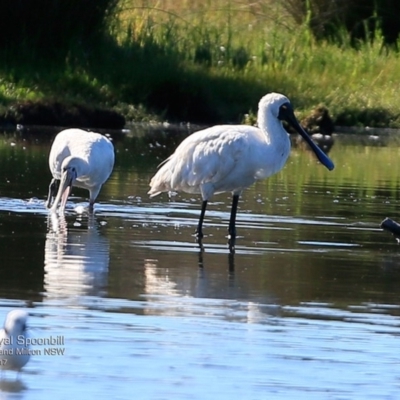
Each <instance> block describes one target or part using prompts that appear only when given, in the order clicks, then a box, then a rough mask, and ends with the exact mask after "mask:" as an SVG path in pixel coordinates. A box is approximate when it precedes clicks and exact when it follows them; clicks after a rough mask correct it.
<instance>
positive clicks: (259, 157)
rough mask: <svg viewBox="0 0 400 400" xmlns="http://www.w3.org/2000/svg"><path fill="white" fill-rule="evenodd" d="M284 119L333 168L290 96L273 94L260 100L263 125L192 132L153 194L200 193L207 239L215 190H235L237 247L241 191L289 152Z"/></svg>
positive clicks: (231, 228) (158, 177) (232, 234)
mask: <svg viewBox="0 0 400 400" xmlns="http://www.w3.org/2000/svg"><path fill="white" fill-rule="evenodd" d="M282 120H285V121H287V122H288V123H290V124H291V125H292V126H293V127H294V128H295V129H296V131H297V132H298V133H299V134H300V135H301V136H302V137H303V138H304V140H305V141H306V142H307V143H308V144H309V146H310V147H311V149H312V150H313V151H314V152H315V154H316V155H317V157H318V159H319V161H320V162H321V163H322V164H324V165H325V166H326V167H327V168H328V169H329V170H332V169H333V168H334V164H333V162H332V161H331V160H330V159H329V158H328V157H327V156H326V154H325V153H324V152H323V151H322V150H321V149H320V148H319V147H318V146H317V145H316V144H315V143H314V142H313V141H312V140H311V138H310V136H309V135H308V134H307V132H306V131H305V130H304V129H303V128H302V127H301V126H300V124H299V123H298V121H297V119H296V117H295V116H294V112H293V108H292V105H291V103H290V101H289V99H288V98H287V97H285V96H284V95H282V94H279V93H269V94H267V95H266V96H264V97H263V98H262V99H261V100H260V102H259V105H258V115H257V122H258V127H254V126H247V125H217V126H213V127H211V128H207V129H204V130H201V131H198V132H195V133H193V134H192V135H190V136H189V137H187V138H186V139H185V140H184V141H183V142H182V143H181V144H180V145H179V146H178V148H177V149H176V150H175V153H174V154H172V155H171V156H170V157H169V158H167V159H166V160H165V161H164V162H163V163H162V164H161V165H160V169H159V170H158V172H157V173H156V174H155V175H154V177H153V178H152V180H151V182H150V187H151V189H150V190H149V192H148V194H150V197H154V196H157V195H158V194H160V193H162V192H169V191H183V192H187V193H199V194H201V196H202V199H203V203H202V208H201V213H200V218H199V223H198V226H197V229H196V235H197V237H198V238H202V237H203V230H202V226H203V220H204V215H205V211H206V207H207V202H208V200H209V199H210V198H211V196H212V195H213V194H218V193H222V192H232V196H233V199H232V209H231V216H230V222H229V229H228V233H229V239H230V241H229V243H230V247H231V248H232V246H234V242H235V237H236V229H235V220H236V211H237V205H238V201H239V196H240V194H241V193H242V191H243V190H244V189H246V188H247V187H248V186H250V185H252V184H253V183H254V182H255V181H257V180H260V179H264V178H267V177H269V176H271V175H273V174H275V173H277V172H278V171H279V170H281V169H282V167H283V166H284V165H285V162H286V160H287V158H288V156H289V153H290V139H289V135H288V133H287V132H286V131H285V129H284V128H283V125H282Z"/></svg>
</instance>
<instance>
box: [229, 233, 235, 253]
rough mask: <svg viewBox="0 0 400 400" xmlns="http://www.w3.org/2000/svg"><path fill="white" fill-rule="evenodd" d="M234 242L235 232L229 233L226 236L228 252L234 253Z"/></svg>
mask: <svg viewBox="0 0 400 400" xmlns="http://www.w3.org/2000/svg"><path fill="white" fill-rule="evenodd" d="M235 242H236V232H235V231H234V232H229V234H228V246H229V252H230V253H234V252H235Z"/></svg>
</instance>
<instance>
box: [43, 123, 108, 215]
mask: <svg viewBox="0 0 400 400" xmlns="http://www.w3.org/2000/svg"><path fill="white" fill-rule="evenodd" d="M49 166H50V171H51V173H52V175H53V179H52V181H51V183H50V186H49V194H48V198H47V201H46V207H47V208H51V211H52V212H56V211H57V206H58V203H60V201H61V203H60V214H63V213H64V210H65V205H66V203H67V199H68V196H69V194H70V192H71V189H72V186H76V187H79V188H83V189H87V190H89V212H90V213H92V212H93V205H94V202H95V200H96V197H97V196H98V194H99V192H100V189H101V186H102V185H103V184H104V182H105V181H106V180H107V179H108V178H109V176H110V175H111V172H112V170H113V167H114V146H113V144H112V143H111V142H110V140H108V139H107V138H106V137H105V136H103V135H101V134H100V133H95V132H87V131H84V130H82V129H65V130H63V131H61V132H60V133H58V134H57V136H56V138H55V139H54V142H53V144H52V146H51V150H50V155H49ZM54 197H55V199H54V203H53V205H52V200H53V198H54Z"/></svg>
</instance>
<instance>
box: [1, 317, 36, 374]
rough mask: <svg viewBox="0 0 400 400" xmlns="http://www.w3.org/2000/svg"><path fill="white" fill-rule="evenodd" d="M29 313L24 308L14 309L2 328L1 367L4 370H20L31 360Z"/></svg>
mask: <svg viewBox="0 0 400 400" xmlns="http://www.w3.org/2000/svg"><path fill="white" fill-rule="evenodd" d="M27 319H28V313H27V312H26V311H24V310H12V311H10V312H9V313H8V314H7V316H6V319H5V322H4V328H3V329H1V330H0V354H1V357H0V358H1V360H2V362H1V363H0V367H1V368H2V369H4V370H13V371H20V370H21V368H22V367H23V366H24V365H25V364H26V363H27V362H28V361H29V358H30V354H29V345H28V341H27V340H26V339H27V334H26V322H27Z"/></svg>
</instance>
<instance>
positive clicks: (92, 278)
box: [44, 214, 110, 299]
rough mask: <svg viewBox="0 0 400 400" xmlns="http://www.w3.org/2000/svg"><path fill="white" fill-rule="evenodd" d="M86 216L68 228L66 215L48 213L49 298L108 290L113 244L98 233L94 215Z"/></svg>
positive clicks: (46, 267) (46, 283)
mask: <svg viewBox="0 0 400 400" xmlns="http://www.w3.org/2000/svg"><path fill="white" fill-rule="evenodd" d="M83 218H84V217H83V216H80V217H79V219H78V220H77V221H76V222H75V224H74V225H75V226H73V227H68V226H67V222H66V220H65V218H64V217H57V216H55V215H54V214H51V215H49V229H48V232H47V235H46V243H45V257H44V270H45V277H44V287H45V293H46V295H47V297H48V298H50V299H54V298H69V297H74V296H102V295H104V293H105V290H106V287H107V282H108V267H109V259H110V245H109V242H108V240H107V238H105V237H104V236H103V235H101V233H100V232H99V226H98V223H97V221H96V219H95V216H94V215H89V216H88V219H87V220H84V219H83ZM76 225H78V226H76Z"/></svg>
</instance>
